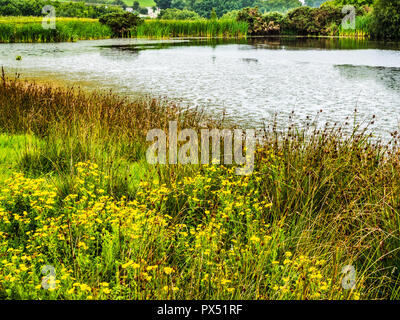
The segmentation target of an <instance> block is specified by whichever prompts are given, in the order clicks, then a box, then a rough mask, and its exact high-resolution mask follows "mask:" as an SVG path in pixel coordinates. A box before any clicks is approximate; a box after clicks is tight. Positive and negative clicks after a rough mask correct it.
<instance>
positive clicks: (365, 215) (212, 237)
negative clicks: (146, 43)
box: [0, 78, 400, 299]
mask: <svg viewBox="0 0 400 320" xmlns="http://www.w3.org/2000/svg"><path fill="white" fill-rule="evenodd" d="M174 119H176V120H178V123H179V127H180V128H194V129H199V127H198V124H199V123H202V122H204V121H206V122H207V123H208V126H210V127H219V126H221V124H220V123H219V122H213V121H212V120H211V119H209V118H208V117H207V116H206V115H203V114H201V113H199V112H198V111H187V110H182V109H180V108H179V107H177V106H176V105H175V104H174V103H171V102H168V101H157V100H154V99H151V98H150V97H143V98H138V99H136V100H133V101H130V100H127V99H125V98H123V97H119V96H115V95H113V94H110V93H107V94H102V93H96V92H94V93H90V94H89V93H85V92H82V91H79V90H77V89H75V90H70V89H63V88H53V87H52V86H50V85H46V84H41V85H36V84H34V83H29V82H23V81H13V80H6V79H5V78H3V80H2V81H0V128H1V130H2V134H1V135H0V155H1V156H0V170H1V177H0V178H1V180H2V181H3V182H2V185H1V188H0V244H1V246H0V255H1V260H0V294H1V297H2V298H24V299H38V298H41V299H45V298H52V299H78V298H80V299H123V298H125V299H131V298H133V299H136V298H138V299H164V298H166V299H172V298H175V299H184V298H185V299H368V298H369V299H374V298H392V299H396V298H399V286H398V280H399V267H400V259H399V256H398V254H397V253H398V249H399V247H400V241H399V230H400V220H399V209H400V198H399V191H400V177H399V175H400V170H399V169H400V162H399V154H400V152H399V150H398V148H397V147H396V145H395V144H394V143H393V142H394V141H398V137H397V135H396V137H395V138H393V139H394V141H393V142H392V143H391V144H388V143H376V142H375V143H372V142H369V140H368V137H367V135H366V134H365V133H364V132H363V131H360V132H357V130H355V131H354V134H353V135H348V136H346V135H344V134H343V131H344V130H343V129H344V128H339V127H331V128H329V127H328V128H326V129H325V130H321V131H317V130H314V129H313V128H312V127H309V128H308V129H306V130H304V131H301V130H299V131H296V130H295V129H294V128H293V127H290V128H289V129H288V130H287V131H286V132H284V133H278V132H277V131H276V130H275V129H274V127H272V128H271V129H270V130H269V129H266V132H265V139H266V141H265V145H264V146H259V147H258V148H257V153H256V162H255V170H254V172H253V174H252V175H249V176H237V175H235V174H234V171H233V169H234V167H233V166H228V167H224V166H222V165H208V166H194V165H164V166H162V165H160V166H154V165H149V164H147V162H146V161H145V152H146V149H147V146H148V145H147V143H146V142H145V136H146V133H147V131H148V130H149V129H151V128H161V129H163V130H165V131H167V127H168V122H169V120H174ZM44 265H52V266H54V268H55V272H56V275H55V285H56V287H55V289H54V290H45V289H43V288H41V282H42V276H43V275H42V274H41V273H40V271H41V268H42V267H43V266H44ZM345 265H353V266H354V267H355V270H356V272H357V274H356V280H357V282H356V286H355V288H354V289H353V290H344V289H343V288H342V280H343V276H344V275H343V274H341V271H342V267H343V266H345Z"/></svg>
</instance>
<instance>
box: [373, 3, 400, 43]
mask: <svg viewBox="0 0 400 320" xmlns="http://www.w3.org/2000/svg"><path fill="white" fill-rule="evenodd" d="M371 32H372V36H373V37H375V38H378V39H396V40H399V39H400V0H377V2H376V5H375V10H374V13H373V23H372V28H371Z"/></svg>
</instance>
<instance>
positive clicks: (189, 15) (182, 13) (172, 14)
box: [158, 9, 200, 20]
mask: <svg viewBox="0 0 400 320" xmlns="http://www.w3.org/2000/svg"><path fill="white" fill-rule="evenodd" d="M158 18H159V19H164V20H197V19H200V16H199V15H198V14H197V13H196V12H194V11H190V10H186V9H184V10H180V9H163V10H161V12H160V14H159V16H158Z"/></svg>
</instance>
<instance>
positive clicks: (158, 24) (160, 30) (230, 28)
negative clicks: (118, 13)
mask: <svg viewBox="0 0 400 320" xmlns="http://www.w3.org/2000/svg"><path fill="white" fill-rule="evenodd" d="M247 30H248V24H247V23H246V22H239V21H236V20H206V19H204V20H146V21H145V22H144V23H143V24H141V25H139V26H138V27H137V29H136V34H135V35H136V36H137V37H152V38H170V37H188V36H192V37H209V38H211V37H224V38H245V37H246V36H247Z"/></svg>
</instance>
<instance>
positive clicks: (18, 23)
mask: <svg viewBox="0 0 400 320" xmlns="http://www.w3.org/2000/svg"><path fill="white" fill-rule="evenodd" d="M111 36H112V32H111V29H110V28H109V27H108V26H105V25H102V24H100V23H99V22H98V20H96V19H81V18H57V20H56V29H44V28H43V27H42V18H39V17H23V18H21V17H2V18H1V20H0V42H5V43H8V42H60V41H76V40H91V39H104V38H110V37H111Z"/></svg>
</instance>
